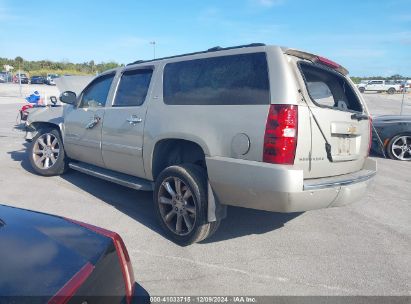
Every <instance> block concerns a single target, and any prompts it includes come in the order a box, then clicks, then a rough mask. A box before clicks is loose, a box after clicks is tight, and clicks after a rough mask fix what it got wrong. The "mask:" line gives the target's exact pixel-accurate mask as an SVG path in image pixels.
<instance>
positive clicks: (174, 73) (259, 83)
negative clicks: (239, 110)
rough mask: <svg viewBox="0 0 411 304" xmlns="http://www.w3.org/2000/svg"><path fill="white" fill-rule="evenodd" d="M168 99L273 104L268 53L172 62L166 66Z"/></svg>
mask: <svg viewBox="0 0 411 304" xmlns="http://www.w3.org/2000/svg"><path fill="white" fill-rule="evenodd" d="M163 83H164V84H163V85H164V87H163V94H164V102H165V103H166V104H169V105H247V104H269V101H270V90H269V81H268V68H267V59H266V55H265V53H252V54H241V55H231V56H222V57H214V58H204V59H196V60H189V61H182V62H175V63H169V64H167V65H166V66H165V68H164V82H163Z"/></svg>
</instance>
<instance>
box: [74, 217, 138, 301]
mask: <svg viewBox="0 0 411 304" xmlns="http://www.w3.org/2000/svg"><path fill="white" fill-rule="evenodd" d="M66 220H68V221H70V222H73V223H75V224H77V225H80V226H83V227H84V228H87V229H89V230H91V231H94V232H95V233H98V234H101V235H104V236H106V237H108V238H110V239H112V241H113V243H114V246H115V248H116V252H117V256H118V259H119V262H120V266H121V271H122V273H123V279H124V283H125V288H126V290H125V291H126V301H127V304H130V303H131V302H132V297H133V293H134V272H133V267H132V265H131V259H130V256H129V255H128V251H127V248H126V245H124V242H123V240H122V239H121V237H120V236H119V235H118V234H117V233H115V232H113V231H110V230H106V229H104V228H100V227H97V226H93V225H90V224H86V223H83V222H79V221H75V220H72V219H68V218H66Z"/></svg>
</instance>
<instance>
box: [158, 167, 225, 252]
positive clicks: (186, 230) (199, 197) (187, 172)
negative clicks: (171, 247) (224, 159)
mask: <svg viewBox="0 0 411 304" xmlns="http://www.w3.org/2000/svg"><path fill="white" fill-rule="evenodd" d="M154 203H155V208H156V212H157V216H158V220H159V222H160V225H161V226H162V228H163V229H164V231H165V233H166V235H167V236H168V237H169V238H170V239H172V240H173V241H174V242H176V243H178V244H180V245H183V246H186V245H190V244H193V243H196V242H200V241H202V240H204V239H206V238H207V237H209V236H211V235H212V234H213V233H214V232H215V231H216V230H217V228H218V225H219V222H218V221H217V222H212V223H209V222H207V178H206V174H205V172H204V170H203V169H202V168H201V167H199V166H196V165H192V164H183V165H179V166H171V167H168V168H166V169H165V170H164V171H163V172H161V173H160V175H159V176H158V178H157V180H156V184H155V189H154Z"/></svg>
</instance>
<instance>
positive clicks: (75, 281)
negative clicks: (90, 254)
mask: <svg viewBox="0 0 411 304" xmlns="http://www.w3.org/2000/svg"><path fill="white" fill-rule="evenodd" d="M93 269H94V266H93V265H92V264H91V263H87V264H86V265H84V266H83V267H82V268H81V269H80V270H79V271H78V272H77V273H76V274H75V275H74V276H73V277H72V278H71V279H70V280H69V281H68V282H67V283H66V284H65V285H64V286H63V287H62V288H61V289H60V290H59V291H58V292H57V293H56V294H55V295H54V296H53V297H52V298H51V299H50V300H49V301H48V304H65V303H67V302H68V301H69V300H70V298H71V297H72V296H73V295H74V294H75V293H76V291H77V289H79V287H80V286H81V285H83V283H84V282H85V281H86V280H87V278H88V277H89V275H90V274H91V273H92V272H93Z"/></svg>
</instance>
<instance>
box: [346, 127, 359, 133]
mask: <svg viewBox="0 0 411 304" xmlns="http://www.w3.org/2000/svg"><path fill="white" fill-rule="evenodd" d="M356 131H357V128H356V127H354V126H349V127H348V128H347V132H348V133H350V134H354V133H355V132H356Z"/></svg>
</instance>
